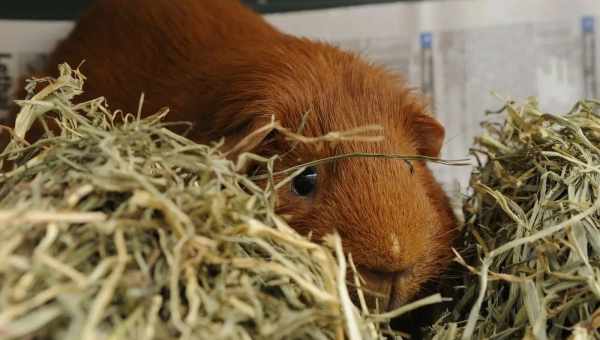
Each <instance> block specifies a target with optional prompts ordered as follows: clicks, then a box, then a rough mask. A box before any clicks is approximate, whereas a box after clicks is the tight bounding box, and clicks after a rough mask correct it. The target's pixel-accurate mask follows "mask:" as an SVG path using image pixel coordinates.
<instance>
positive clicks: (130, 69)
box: [19, 0, 456, 309]
mask: <svg viewBox="0 0 600 340" xmlns="http://www.w3.org/2000/svg"><path fill="white" fill-rule="evenodd" d="M82 60H85V63H84V64H83V66H82V71H83V73H84V74H85V75H86V77H87V78H88V81H87V83H86V87H85V89H84V90H85V95H83V96H82V97H83V98H82V99H89V98H95V97H98V96H105V97H106V98H107V100H108V103H109V104H110V105H111V107H112V108H119V109H123V110H125V111H129V112H136V111H137V106H138V102H139V96H140V94H141V93H142V92H143V93H145V102H144V112H146V113H154V112H156V110H158V109H159V108H161V107H163V106H169V107H170V108H171V112H172V114H171V115H170V120H174V121H190V122H193V123H194V124H195V125H194V127H193V129H192V130H191V132H190V134H189V135H188V137H190V138H192V139H194V140H196V141H198V142H203V143H206V142H209V141H213V140H217V139H219V138H221V137H223V136H224V137H225V140H226V144H225V147H230V146H232V145H234V144H235V143H236V142H238V141H240V140H241V138H243V137H244V136H246V135H247V134H248V133H249V132H251V131H253V130H254V129H256V128H258V127H260V126H262V125H263V124H265V123H266V122H268V121H269V120H270V117H271V116H272V115H273V116H274V117H275V119H276V120H277V121H279V122H281V123H282V125H283V126H285V127H287V128H290V129H292V130H296V129H297V128H298V126H299V124H300V122H301V120H302V117H303V115H304V114H305V113H307V112H308V116H307V121H306V125H305V127H304V129H303V134H305V135H308V136H319V135H323V134H326V133H328V132H331V131H343V130H347V129H352V128H355V127H358V126H363V125H367V124H378V125H381V126H383V127H384V135H385V140H384V141H382V142H368V143H366V142H344V143H338V144H336V145H329V146H325V147H321V148H316V147H315V146H311V145H298V146H297V147H296V148H294V149H293V150H292V151H291V152H289V151H290V146H289V144H288V143H287V142H286V141H285V139H284V138H282V136H280V135H278V134H277V133H270V134H268V135H267V134H265V136H262V139H261V141H260V143H258V144H255V145H252V146H251V148H250V149H248V151H250V150H251V151H254V152H257V153H261V154H264V155H267V156H268V155H272V154H276V153H277V154H283V153H285V157H283V158H282V159H281V160H279V161H278V167H280V168H286V167H289V166H293V165H297V164H300V163H303V162H306V161H310V160H315V159H319V158H324V157H328V156H332V155H338V154H342V153H352V152H373V153H386V154H404V155H426V156H434V157H435V156H438V154H439V153H440V148H441V147H442V142H443V139H444V129H443V127H442V126H441V125H440V124H439V123H438V122H437V121H436V120H435V119H434V118H432V117H431V116H429V115H428V114H427V112H426V107H425V105H424V103H423V101H422V100H421V99H420V97H419V95H418V94H417V93H414V91H412V90H411V89H409V88H408V87H407V85H406V83H405V82H404V81H403V80H402V79H401V78H400V77H398V76H397V75H394V74H391V73H389V72H387V71H386V70H385V69H384V68H382V67H378V66H375V65H372V64H370V63H368V62H366V61H365V60H363V59H361V58H360V57H359V56H357V55H354V54H352V53H348V52H344V51H342V50H340V49H338V48H336V47H333V46H331V45H329V44H326V43H321V42H314V41H310V40H307V39H301V38H297V37H293V36H290V35H287V34H283V33H281V32H279V31H277V30H276V29H275V28H274V27H272V26H271V25H269V24H268V23H267V22H266V21H264V20H263V18H262V17H261V16H259V15H258V14H256V13H254V12H252V11H251V10H250V9H248V8H246V7H244V6H243V5H242V4H240V3H239V2H238V1H235V0H218V1H217V0H178V1H172V0H127V1H123V0H98V1H95V2H94V4H93V5H92V6H91V7H90V8H89V9H88V10H87V11H86V12H85V13H84V14H83V15H82V17H81V18H80V20H79V21H78V23H77V25H76V27H75V28H74V30H73V31H72V32H71V33H70V34H69V35H68V37H67V38H66V39H65V40H64V41H62V42H61V43H60V44H59V45H58V47H57V49H56V50H55V51H54V52H53V53H52V55H51V56H50V59H49V64H48V69H47V70H46V73H48V74H52V75H55V69H56V65H57V64H59V63H62V62H65V61H66V62H68V63H69V64H70V65H72V66H76V65H79V64H80V62H81V61H82ZM19 97H23V93H21V94H19ZM278 196H279V201H278V212H279V213H281V214H284V215H287V216H290V220H289V222H290V225H291V226H292V227H293V228H295V229H296V230H298V231H299V232H301V233H304V234H307V233H311V234H312V236H313V237H314V238H315V239H319V238H320V237H322V236H323V235H325V234H327V233H329V232H332V231H334V230H337V231H338V232H339V234H340V235H341V237H342V240H343V245H344V247H345V250H346V251H348V252H351V253H352V257H353V259H354V261H355V263H356V265H357V266H358V269H359V271H360V273H361V275H362V276H363V277H364V278H365V280H366V283H367V288H368V290H370V291H374V292H377V293H379V294H378V295H379V296H380V297H381V300H380V301H379V306H383V307H384V308H385V309H390V308H393V307H397V306H399V305H400V304H402V303H405V302H407V301H408V300H410V299H411V298H414V297H415V295H416V294H417V292H418V291H419V289H420V288H421V287H422V286H423V285H424V283H425V282H427V281H428V280H431V279H433V278H435V277H436V276H437V275H439V274H440V273H441V272H442V271H443V269H444V268H445V266H446V264H447V263H448V261H449V259H450V258H451V251H450V244H451V241H452V237H453V234H454V230H455V227H456V226H455V224H456V222H455V218H454V216H453V213H452V211H451V209H450V205H449V202H448V199H447V197H446V195H445V193H444V192H443V191H442V189H441V187H440V186H439V185H438V183H437V182H436V180H435V179H434V178H433V176H432V174H431V172H430V171H429V169H428V168H427V166H426V164H424V162H421V161H415V162H412V169H411V168H410V167H409V166H407V165H406V164H405V163H404V162H403V161H398V160H384V159H375V158H352V159H346V160H340V161H336V162H332V163H326V164H322V165H318V166H315V167H312V168H309V169H307V170H306V171H305V172H304V173H303V174H301V175H299V176H298V177H296V179H295V180H294V181H292V183H291V184H290V185H289V186H288V187H285V188H282V189H281V191H280V192H279V195H278Z"/></svg>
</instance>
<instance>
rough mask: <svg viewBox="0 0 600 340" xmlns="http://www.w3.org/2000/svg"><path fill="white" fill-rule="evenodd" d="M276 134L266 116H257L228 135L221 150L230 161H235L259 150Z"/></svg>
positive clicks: (272, 124)
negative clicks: (243, 155) (245, 154)
mask: <svg viewBox="0 0 600 340" xmlns="http://www.w3.org/2000/svg"><path fill="white" fill-rule="evenodd" d="M276 132H277V130H276V129H275V128H274V123H273V121H272V120H271V121H270V120H269V119H268V118H266V117H264V116H257V117H254V118H253V119H250V121H247V122H245V124H243V125H242V126H241V127H240V128H238V129H235V130H233V132H229V133H227V134H226V135H225V136H224V137H225V142H224V144H223V146H222V148H221V149H222V150H223V152H224V153H225V156H226V157H227V158H228V159H231V160H234V161H235V160H237V158H238V156H239V155H241V154H242V153H244V152H252V151H255V150H256V149H258V148H259V147H260V146H261V145H263V144H264V142H265V141H266V140H268V139H270V138H272V136H273V135H274V134H276Z"/></svg>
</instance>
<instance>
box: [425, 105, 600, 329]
mask: <svg viewBox="0 0 600 340" xmlns="http://www.w3.org/2000/svg"><path fill="white" fill-rule="evenodd" d="M599 108H600V102H598V101H593V100H586V101H580V102H578V103H577V104H576V105H575V106H574V108H573V109H572V110H571V112H569V113H568V114H565V115H554V114H548V113H544V112H541V111H540V109H539V108H538V104H537V103H536V101H535V100H534V99H530V100H529V101H528V102H526V103H524V104H522V105H517V104H515V103H513V102H508V103H507V104H506V106H505V107H504V109H503V110H502V112H498V113H502V114H503V118H504V122H503V123H502V124H498V123H492V122H488V123H486V124H485V125H484V127H485V131H486V132H485V133H484V134H483V135H482V136H480V137H478V138H477V139H476V144H477V148H475V149H473V154H474V155H475V156H477V158H478V163H479V165H478V166H477V167H476V169H475V170H474V172H473V173H472V176H471V181H470V186H471V189H472V190H473V193H472V194H471V195H470V196H469V197H468V198H467V199H466V200H465V204H464V213H465V225H464V230H463V231H464V235H463V236H464V243H463V244H462V245H461V247H462V248H461V251H460V253H461V255H458V253H457V256H458V262H459V263H461V264H462V265H463V267H464V268H468V269H469V271H470V272H471V273H472V274H471V275H465V276H464V278H463V280H462V281H461V282H460V283H459V284H458V285H457V287H456V290H457V295H459V296H462V298H461V300H459V301H457V303H456V305H455V308H454V310H453V311H451V313H450V314H448V315H446V317H445V318H443V319H441V320H440V321H439V322H438V324H437V325H436V326H435V327H434V338H435V339H459V338H461V339H472V338H473V339H566V338H568V337H570V339H578V340H580V339H581V340H583V339H600V331H599V328H600V266H599V264H600V213H599V208H600V197H599V196H600V149H599V148H600V116H599V115H598V109H599ZM463 257H464V259H463ZM473 275H476V276H475V277H474V276H473Z"/></svg>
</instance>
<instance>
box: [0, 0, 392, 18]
mask: <svg viewBox="0 0 600 340" xmlns="http://www.w3.org/2000/svg"><path fill="white" fill-rule="evenodd" d="M90 2H91V0H60V1H40V0H23V1H18V0H2V4H0V18H5V19H7V18H12V19H53V20H56V19H59V20H62V19H73V18H75V17H77V16H78V15H79V13H80V12H81V11H82V10H83V9H84V8H85V6H86V5H87V4H88V3H90ZM242 2H244V3H246V4H247V5H249V6H250V7H252V8H254V9H255V10H257V11H259V12H261V13H276V12H289V11H299V10H308V9H320V8H332V7H343V6H356V5H365V4H373V3H385V2H399V0H242ZM58 4H60V5H58Z"/></svg>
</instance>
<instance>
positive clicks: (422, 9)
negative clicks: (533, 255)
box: [0, 0, 600, 191]
mask: <svg viewBox="0 0 600 340" xmlns="http://www.w3.org/2000/svg"><path fill="white" fill-rule="evenodd" d="M266 17H267V20H268V21H269V22H271V23H272V24H273V25H275V26H276V27H278V28H279V29H281V30H282V31H285V32H288V33H291V34H295V35H299V36H305V37H309V38H313V39H318V40H323V41H328V42H331V43H333V44H335V45H337V46H339V47H340V48H343V49H348V50H351V51H356V52H359V53H361V54H362V55H364V56H365V57H366V58H368V59H371V60H372V61H374V62H376V63H380V64H383V65H386V66H387V67H388V68H389V69H391V70H393V71H396V72H400V73H401V74H403V75H404V76H405V78H406V79H407V80H408V82H409V84H410V85H411V86H414V87H418V88H420V90H421V91H422V92H424V94H425V95H427V96H428V98H430V99H431V106H432V108H433V112H434V114H435V115H436V117H437V118H438V119H439V120H440V121H441V122H442V124H443V125H444V126H445V128H446V140H445V144H444V149H443V152H442V157H443V158H446V159H459V158H468V157H469V148H470V147H471V145H472V143H473V138H474V137H475V136H476V135H477V134H479V133H481V128H480V122H481V121H482V120H484V119H486V117H485V116H484V112H485V110H493V109H498V108H500V107H501V106H502V104H503V101H504V99H505V98H512V99H516V100H523V99H525V98H526V97H529V96H535V97H537V98H538V100H539V102H540V105H541V107H542V109H544V110H550V111H553V112H566V111H568V110H569V109H570V108H571V106H572V105H573V104H574V103H575V101H576V100H578V99H581V98H584V97H587V98H598V97H600V89H599V87H600V82H599V81H598V77H599V76H600V51H599V49H600V33H598V18H600V2H598V0H551V1H549V0H503V1H493V0H488V1H478V0H455V1H450V0H447V1H426V2H409V3H407V2H401V3H387V4H377V5H364V6H355V7H342V8H334V9H326V10H313V11H302V12H291V13H282V14H271V15H267V16H266ZM72 26H73V22H68V21H54V22H48V21H45V22H39V21H35V22H34V21H10V20H4V21H3V20H0V116H1V115H2V112H3V111H5V110H6V108H7V107H8V104H9V103H10V101H11V98H10V94H11V93H12V90H13V88H14V86H15V79H16V78H17V77H18V76H19V75H22V74H24V73H26V72H28V70H31V69H35V68H37V67H40V65H43V62H44V58H45V55H46V54H47V53H48V51H49V50H50V49H51V48H52V47H53V46H54V45H55V44H56V42H57V41H58V40H60V39H61V38H62V37H63V36H65V35H66V34H67V33H68V32H69V30H70V29H71V27H72ZM432 168H433V171H434V173H435V175H436V177H437V178H438V179H439V180H440V181H441V182H442V183H443V184H444V185H445V187H446V188H447V189H449V190H456V189H458V190H461V191H462V190H463V189H464V188H466V187H467V184H468V178H469V174H470V171H471V169H470V168H469V167H449V166H439V165H432ZM457 185H460V187H457Z"/></svg>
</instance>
